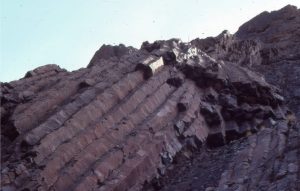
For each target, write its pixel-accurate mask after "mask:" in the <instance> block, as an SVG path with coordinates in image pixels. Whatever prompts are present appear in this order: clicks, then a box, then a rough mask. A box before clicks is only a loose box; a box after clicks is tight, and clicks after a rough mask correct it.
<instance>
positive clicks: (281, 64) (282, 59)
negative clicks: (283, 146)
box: [191, 5, 300, 118]
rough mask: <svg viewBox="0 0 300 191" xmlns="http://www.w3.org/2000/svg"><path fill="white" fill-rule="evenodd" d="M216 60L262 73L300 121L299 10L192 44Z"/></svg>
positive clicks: (272, 15) (257, 20)
mask: <svg viewBox="0 0 300 191" xmlns="http://www.w3.org/2000/svg"><path fill="white" fill-rule="evenodd" d="M191 43H192V44H194V45H195V46H197V47H198V48H200V49H202V50H203V51H205V52H206V53H207V54H209V55H210V56H212V57H214V58H215V59H220V60H223V61H228V62H234V63H238V64H240V65H243V66H247V67H249V68H251V69H254V70H255V71H257V72H259V73H262V74H263V75H264V76H265V78H266V80H267V81H268V82H269V83H271V84H274V85H276V86H277V87H280V88H281V89H282V93H283V95H284V97H285V98H286V101H287V104H288V105H289V107H290V108H291V109H292V110H293V111H294V112H295V113H296V115H297V117H298V118H299V117H300V91H299V86H300V80H299V74H300V9H297V7H295V6H291V5H288V6H286V7H284V8H282V9H280V10H278V11H273V12H270V13H268V12H263V13H261V14H259V15H258V16H256V17H254V18H253V19H251V20H250V21H248V22H246V23H245V24H243V25H242V26H241V27H240V28H239V30H238V31H237V32H236V33H235V34H234V35H231V34H229V33H228V32H227V31H224V32H223V33H221V34H220V35H219V36H217V37H209V38H206V39H195V40H193V41H192V42H191Z"/></svg>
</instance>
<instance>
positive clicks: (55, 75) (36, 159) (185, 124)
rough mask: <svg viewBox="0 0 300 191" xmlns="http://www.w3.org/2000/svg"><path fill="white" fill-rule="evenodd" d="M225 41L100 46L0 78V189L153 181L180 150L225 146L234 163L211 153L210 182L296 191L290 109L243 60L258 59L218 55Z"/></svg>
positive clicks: (122, 186)
mask: <svg viewBox="0 0 300 191" xmlns="http://www.w3.org/2000/svg"><path fill="white" fill-rule="evenodd" d="M241 28H242V27H241ZM246 28H247V27H246ZM242 33H243V34H244V32H242ZM224 38H225V40H224ZM234 38H235V37H234ZM206 41H207V42H206ZM211 41H213V42H212V43H211ZM223 41H224V43H225V45H226V46H227V45H228V44H226V43H227V41H232V43H233V44H235V43H236V42H235V40H234V39H233V37H232V36H230V35H229V34H227V33H226V32H224V33H222V35H221V36H219V37H217V40H216V39H215V38H210V39H208V40H207V39H206V40H195V41H193V42H192V43H184V42H181V41H180V40H178V39H170V40H167V41H156V42H154V43H148V42H145V43H143V45H142V47H141V48H140V49H139V50H138V49H134V48H132V47H125V46H124V45H119V46H109V45H104V46H102V47H101V48H100V49H99V50H98V51H97V52H96V54H95V56H94V57H93V58H92V60H91V62H90V64H89V65H88V67H87V68H83V69H79V70H77V71H73V72H68V71H66V70H64V69H61V68H60V67H58V66H56V65H46V66H43V67H40V68H37V69H35V70H33V71H30V72H28V73H27V74H26V75H25V77H24V78H23V79H20V80H17V81H13V82H10V83H1V145H2V150H1V166H2V171H1V187H2V190H141V189H152V188H154V187H152V186H150V187H149V188H147V186H145V182H146V183H148V184H149V183H151V182H153V181H154V180H157V178H159V177H161V176H164V175H166V174H168V173H169V172H170V171H169V170H168V169H169V168H170V167H172V166H173V162H174V161H175V160H176V157H178V156H181V155H182V154H183V155H191V154H186V153H193V152H196V151H197V152H199V149H200V150H201V148H209V149H212V150H215V149H216V148H217V149H218V148H223V147H226V148H227V147H228V148H229V150H230V152H229V155H230V157H229V158H230V159H231V161H230V162H228V163H229V166H227V163H226V164H224V161H222V160H217V159H216V160H215V161H216V163H217V164H218V165H220V164H222V165H221V166H222V167H220V169H221V171H220V172H218V174H216V176H215V177H216V178H215V179H212V180H214V181H211V182H214V186H215V189H216V190H237V189H240V190H247V189H248V190H259V189H261V190H268V189H269V190H276V189H277V190H282V188H287V189H288V190H297V186H298V185H297V181H299V172H300V170H299V165H300V164H299V160H298V158H297V157H298V156H299V146H300V145H299V141H298V140H299V137H300V136H299V128H298V126H297V125H296V120H295V119H294V115H293V113H292V112H291V111H290V110H289V109H288V108H287V107H286V105H285V100H284V98H283V97H282V95H281V93H280V90H279V89H278V88H276V87H275V86H273V85H270V84H269V83H268V82H266V81H265V79H264V77H263V76H262V75H260V74H258V73H256V72H253V71H251V70H250V69H248V68H247V67H245V66H244V65H247V64H248V62H249V63H251V62H252V61H251V60H255V59H258V57H256V56H254V57H253V58H252V57H251V55H248V54H247V53H246V52H244V55H243V56H244V57H243V58H240V59H237V60H236V58H238V57H235V58H234V59H225V57H226V55H229V53H228V52H227V51H226V50H224V51H223V50H222V52H221V50H218V49H219V48H220V47H221V48H223V47H222V46H223V45H219V42H223ZM203 42H205V43H209V46H208V48H205V46H206V45H204V43H203ZM240 42H241V46H247V45H248V44H247V43H248V42H256V41H254V40H248V39H247V40H240V41H239V42H238V43H240ZM228 46H229V45H228ZM259 46H262V45H259ZM211 47H213V48H211ZM216 47H218V48H216ZM210 48H211V49H212V50H213V51H209V50H208V49H210ZM248 48H250V49H251V50H249V49H248ZM225 49H226V47H225ZM252 49H253V50H254V49H255V50H254V52H255V51H258V52H260V47H257V46H253V47H252V46H250V45H249V47H247V48H245V51H249V52H251V53H252V52H253V51H252ZM256 49H257V50H256ZM239 54H240V53H237V55H239ZM259 58H261V57H259ZM241 63H244V64H241ZM233 148H235V149H233ZM211 161H213V160H211ZM212 173H213V172H212ZM221 173H223V174H222V175H221ZM202 182H203V184H204V179H203V181H202ZM208 186H210V185H209V184H208V185H207V186H206V187H203V188H199V189H200V190H205V189H206V188H207V187H208ZM165 188H166V189H167V188H168V187H167V186H165ZM177 189H178V190H180V188H179V187H178V188H177ZM173 190H174V189H173Z"/></svg>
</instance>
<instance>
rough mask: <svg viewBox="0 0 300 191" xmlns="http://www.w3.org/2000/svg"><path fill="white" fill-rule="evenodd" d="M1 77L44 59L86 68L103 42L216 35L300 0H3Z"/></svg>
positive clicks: (42, 62)
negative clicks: (258, 15)
mask: <svg viewBox="0 0 300 191" xmlns="http://www.w3.org/2000/svg"><path fill="white" fill-rule="evenodd" d="M0 2H1V4H0V9H1V10H0V16H1V18H0V19H1V27H0V37H1V38H0V45H1V51H0V81H1V82H8V81H12V80H17V79H19V78H22V77H24V75H25V73H26V72H27V71H29V70H32V69H34V68H36V67H38V66H42V65H45V64H57V65H59V66H60V67H62V68H65V69H67V70H69V71H72V70H76V69H79V68H82V67H86V66H87V64H88V63H89V61H90V59H91V58H92V56H93V55H94V53H95V52H96V51H97V50H98V49H99V48H100V47H101V45H103V44H112V45H117V44H120V43H123V44H125V45H131V46H134V47H136V48H139V47H140V46H141V44H142V42H144V41H146V40H148V41H149V42H153V41H155V40H163V39H170V38H180V39H182V40H183V41H190V40H192V39H195V38H197V37H200V38H204V37H208V36H216V35H218V34H219V33H221V32H222V31H223V30H225V29H227V30H229V32H231V33H234V32H236V31H237V30H238V27H239V26H240V25H242V24H243V23H245V22H246V21H248V20H250V19H251V18H253V17H254V16H256V15H257V14H259V13H261V12H263V11H272V10H277V9H280V8H282V7H284V6H285V5H287V4H292V5H296V6H297V7H298V8H299V7H300V0H59V1H58V0H57V1H54V0H0Z"/></svg>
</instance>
